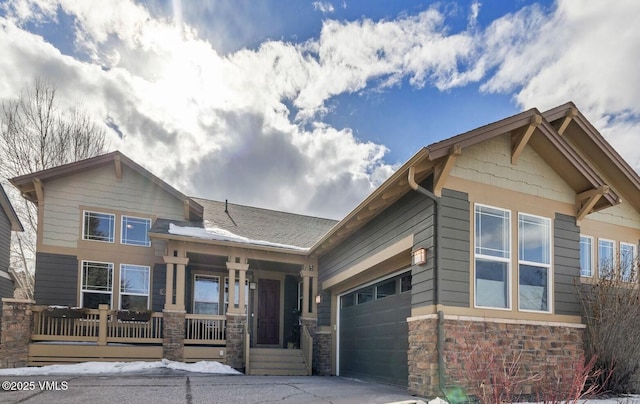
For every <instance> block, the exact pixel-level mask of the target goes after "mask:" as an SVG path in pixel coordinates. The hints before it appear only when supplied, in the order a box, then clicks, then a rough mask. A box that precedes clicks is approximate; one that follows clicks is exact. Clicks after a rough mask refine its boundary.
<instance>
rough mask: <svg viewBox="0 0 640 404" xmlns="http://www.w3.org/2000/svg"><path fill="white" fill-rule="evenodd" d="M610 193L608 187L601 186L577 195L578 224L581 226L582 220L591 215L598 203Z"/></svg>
mask: <svg viewBox="0 0 640 404" xmlns="http://www.w3.org/2000/svg"><path fill="white" fill-rule="evenodd" d="M607 192H609V186H608V185H601V186H599V187H598V188H594V189H590V190H589V191H584V192H581V193H579V194H577V195H576V210H577V214H576V222H577V223H578V224H579V223H580V221H581V220H582V219H584V218H585V216H587V215H588V214H589V213H591V211H592V209H593V207H594V206H595V205H596V203H597V202H598V201H599V200H600V198H602V197H603V196H604V194H606V193H607Z"/></svg>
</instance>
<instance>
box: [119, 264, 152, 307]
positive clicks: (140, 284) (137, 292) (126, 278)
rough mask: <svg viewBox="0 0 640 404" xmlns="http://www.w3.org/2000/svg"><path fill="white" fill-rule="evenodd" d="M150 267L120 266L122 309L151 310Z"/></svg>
mask: <svg viewBox="0 0 640 404" xmlns="http://www.w3.org/2000/svg"><path fill="white" fill-rule="evenodd" d="M149 272H150V271H149V267H146V266H141V265H129V264H122V265H120V308H121V309H123V310H146V309H148V308H149Z"/></svg>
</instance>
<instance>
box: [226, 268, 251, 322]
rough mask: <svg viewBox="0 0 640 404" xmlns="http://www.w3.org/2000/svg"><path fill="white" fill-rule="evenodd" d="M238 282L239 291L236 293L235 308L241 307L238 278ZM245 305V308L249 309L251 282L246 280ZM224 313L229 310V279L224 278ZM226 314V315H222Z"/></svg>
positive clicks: (238, 280)
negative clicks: (236, 306)
mask: <svg viewBox="0 0 640 404" xmlns="http://www.w3.org/2000/svg"><path fill="white" fill-rule="evenodd" d="M236 282H237V283H238V285H237V286H238V289H236V290H235V291H234V293H235V296H234V303H233V305H234V307H235V305H236V304H237V305H240V279H238V278H236ZM244 304H245V307H249V280H248V279H245V280H244ZM223 308H224V311H225V312H226V311H227V310H228V309H229V277H228V276H225V277H224V305H223ZM220 314H225V313H220Z"/></svg>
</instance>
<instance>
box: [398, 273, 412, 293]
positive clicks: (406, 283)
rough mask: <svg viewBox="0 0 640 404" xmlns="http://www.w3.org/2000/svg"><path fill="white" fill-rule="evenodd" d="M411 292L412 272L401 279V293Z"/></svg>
mask: <svg viewBox="0 0 640 404" xmlns="http://www.w3.org/2000/svg"><path fill="white" fill-rule="evenodd" d="M410 290H411V272H408V273H407V274H405V275H403V276H402V277H401V278H400V293H402V292H408V291H410Z"/></svg>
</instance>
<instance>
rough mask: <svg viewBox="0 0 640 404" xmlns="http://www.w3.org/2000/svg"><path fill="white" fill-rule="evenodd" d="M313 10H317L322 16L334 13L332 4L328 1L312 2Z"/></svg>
mask: <svg viewBox="0 0 640 404" xmlns="http://www.w3.org/2000/svg"><path fill="white" fill-rule="evenodd" d="M313 9H314V10H318V11H320V12H321V13H323V14H328V13H333V12H334V11H336V10H335V8H333V4H331V3H329V2H328V1H325V2H322V1H314V2H313Z"/></svg>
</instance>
